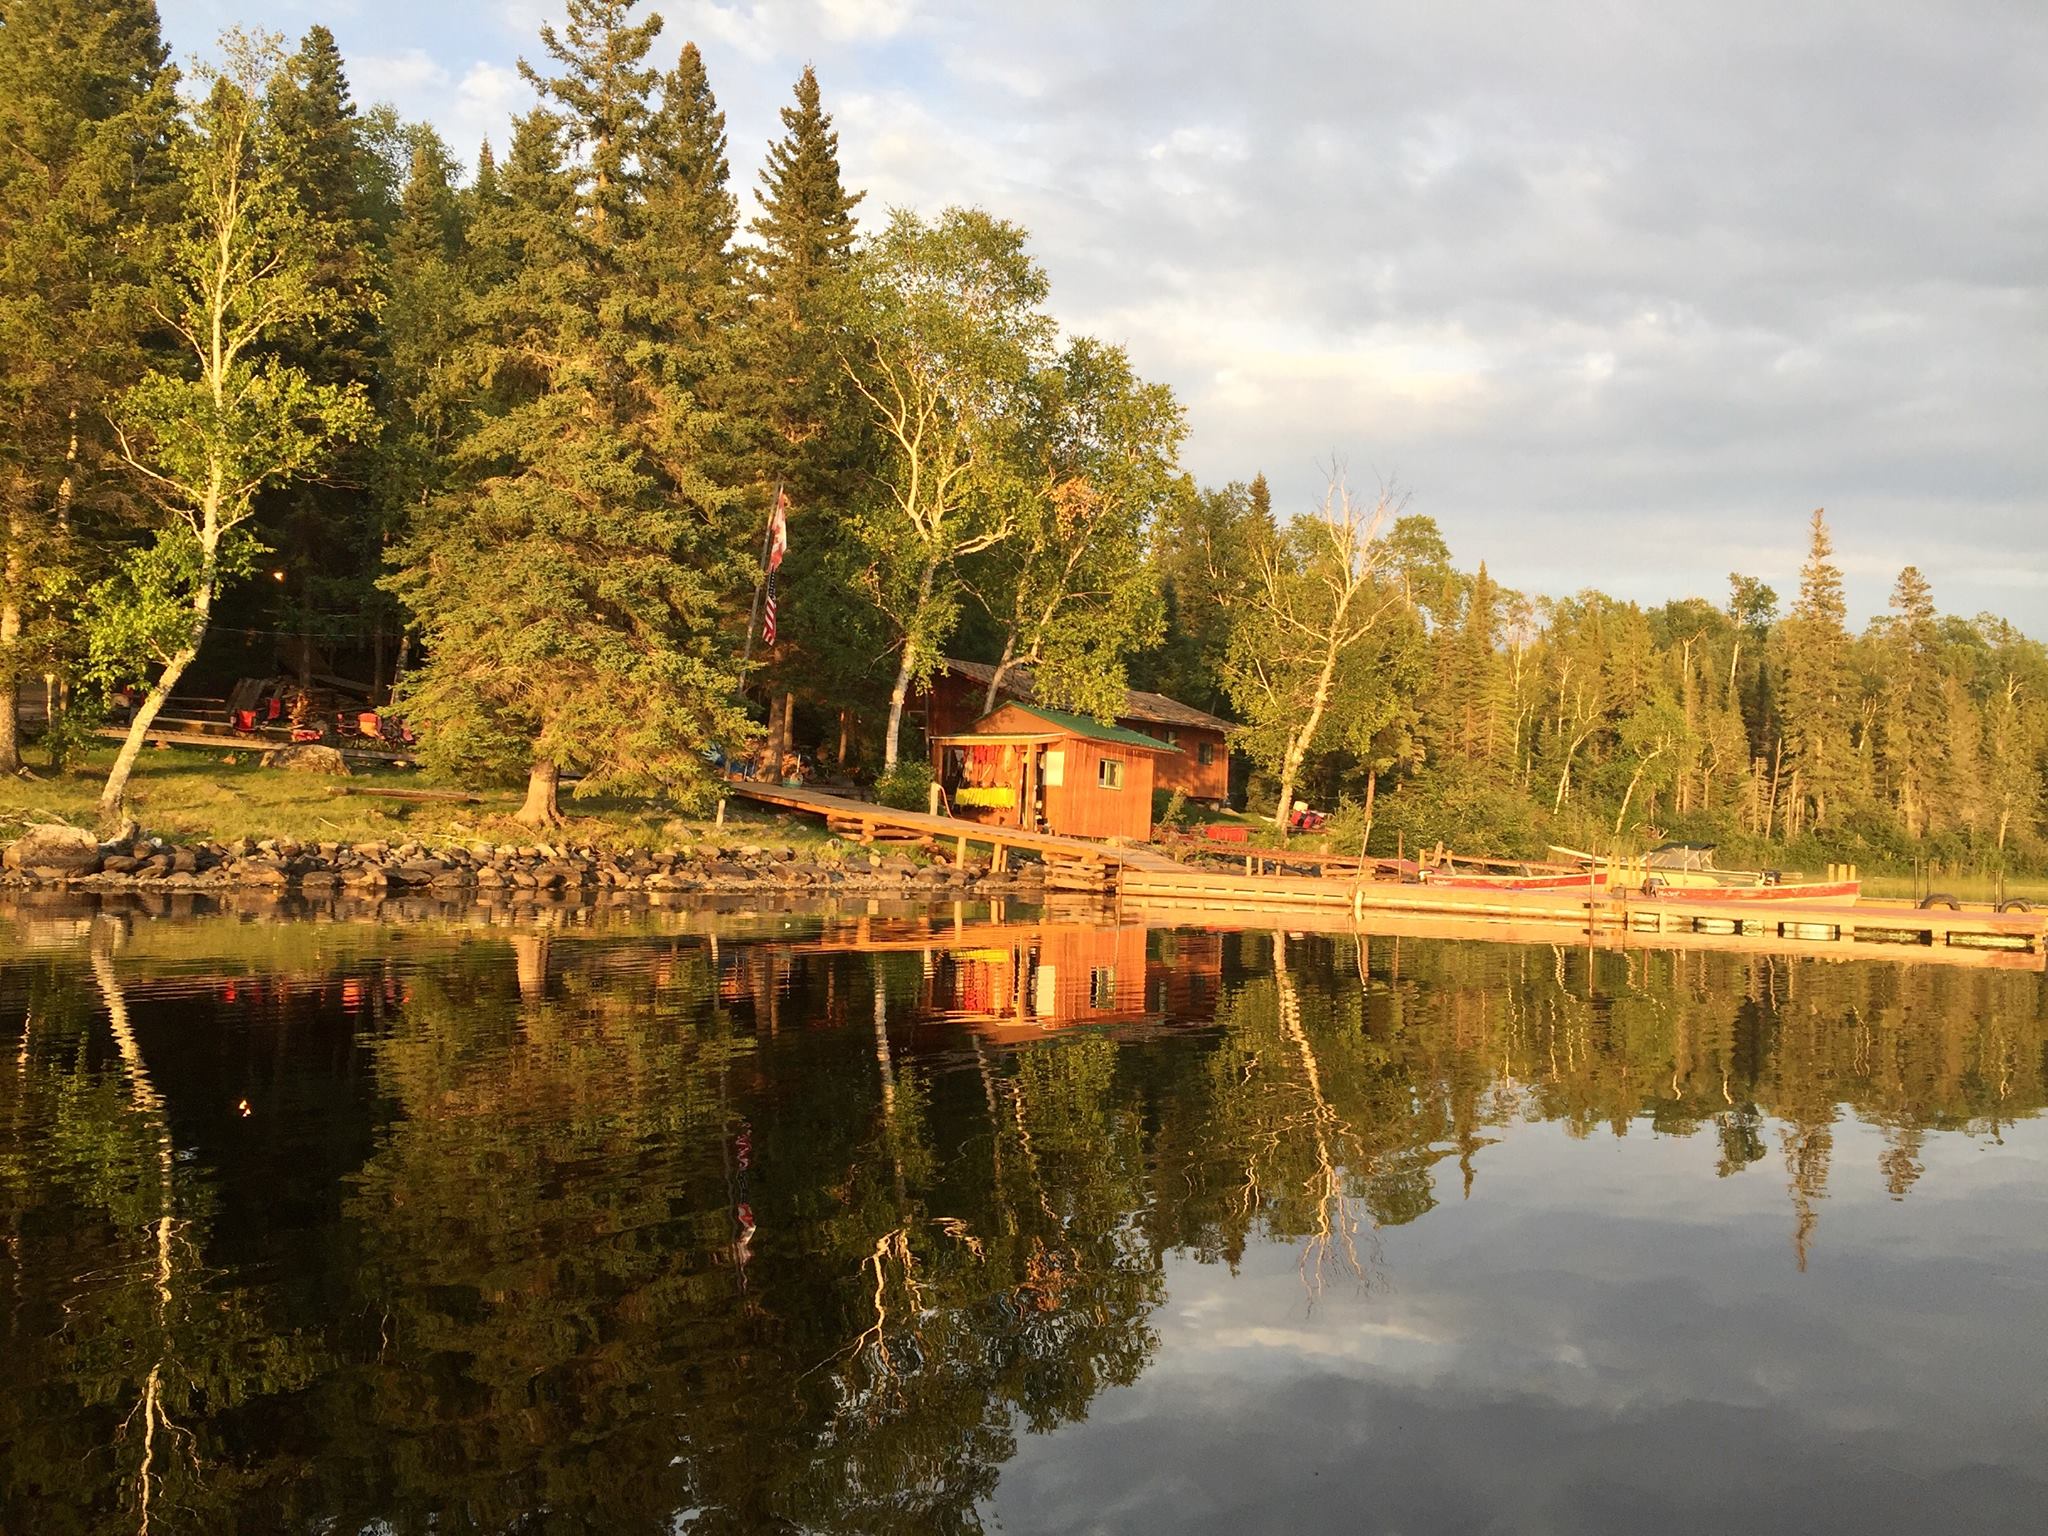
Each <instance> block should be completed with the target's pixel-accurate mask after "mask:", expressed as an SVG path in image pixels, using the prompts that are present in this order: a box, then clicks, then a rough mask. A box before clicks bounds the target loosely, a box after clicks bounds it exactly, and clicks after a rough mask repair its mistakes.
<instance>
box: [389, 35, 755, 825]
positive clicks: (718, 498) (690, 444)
mask: <svg viewBox="0 0 2048 1536" xmlns="http://www.w3.org/2000/svg"><path fill="white" fill-rule="evenodd" d="M630 10H631V6H630V5H629V4H624V3H600V0H571V4H570V6H569V8H568V16H569V19H568V25H567V27H566V29H565V31H564V32H563V33H562V34H561V35H559V36H558V35H557V34H556V33H555V32H554V31H553V29H551V28H549V29H544V30H543V33H542V39H543V42H544V43H545V44H546V46H547V48H548V50H549V52H550V54H551V55H552V56H553V57H554V59H555V61H556V63H557V65H558V66H559V68H560V73H558V74H556V75H552V76H542V75H540V74H539V73H538V71H535V70H533V69H532V68H531V67H530V66H527V65H525V64H524V63H523V62H522V68H523V69H525V70H526V71H527V74H528V78H529V79H531V80H532V81H533V82H534V83H535V84H536V86H537V87H538V88H539V90H540V91H541V94H542V95H543V97H544V98H545V99H547V100H549V101H551V102H553V103H554V104H555V109H554V110H548V109H542V110H539V111H536V112H534V113H531V114H529V115H528V116H527V117H525V118H523V119H522V120H521V121H520V122H519V123H518V124H517V126H516V129H515V133H514V137H513V141H512V148H511V152H510V154H509V156H508V157H507V160H506V163H505V165H504V166H503V167H502V168H501V169H500V170H499V173H498V175H497V178H496V182H497V189H496V200H495V201H494V202H493V203H491V204H489V205H487V206H484V207H481V208H480V209H479V211H478V214H477V220H476V224H475V232H474V238H473V243H474V245H475V247H476V250H475V254H474V257H473V260H472V263H471V267H472V271H473V272H474V274H475V278H474V281H475V282H476V283H477V284H478V292H477V293H476V295H475V297H474V298H473V299H472V300H471V302H470V304H469V305H468V316H469V321H470V325H471V327H472V331H473V339H472V341H471V342H470V344H469V349H468V350H469V355H470V359H471V363H470V366H471V369H472V371H473V376H474V379H475V383H476V389H477V394H478V395H479V397H480V398H481V399H482V402H483V404H482V406H481V409H480V412H479V415H478V418H477V420H476V422H475V425H474V426H473V427H472V429H471V430H470V431H469V432H468V433H467V435H466V436H465V438H464V440H463V442H462V444H461V446H460V450H459V453H460V458H461V461H462V470H463V480H464V483H463V484H460V485H458V486H457V487H456V488H455V489H453V490H451V491H450V492H449V493H447V494H445V495H442V496H440V497H438V498H436V499H435V500H434V501H433V503H432V505H431V506H430V507H429V508H428V509H427V511H426V512H425V513H424V514H423V515H422V517H421V518H420V519H419V521H418V523H417V525H416V527H415V529H414V531H413V532H412V534H411V536H410V537H409V538H408V539H407V541H406V543H405V545H404V546H403V548H402V549H401V551H400V553H399V569H398V571H397V573H396V574H395V575H394V577H393V578H392V579H391V582H390V585H391V587H392V589H393V590H394V591H396V592H398V593H399V594H400V595H401V596H402V597H404V598H405V600H406V601H407V602H408V604H409V605H410V607H411V609H412V611H413V613H414V615H415V616H416V622H417V623H418V625H419V627H420V631H421V633H422V635H423V637H424V640H425V649H426V653H427V657H426V663H425V666H424V667H423V668H422V669H421V670H420V671H419V672H418V673H416V674H414V675H413V676H411V677H410V678H409V679H408V683H407V687H406V689H405V691H404V694H403V696H402V699H401V704H402V706H403V707H405V708H406V709H407V710H408V711H409V712H410V713H411V715H412V717H413V718H414V719H415V720H416V721H417V722H418V723H419V724H420V725H421V726H422V727H424V731H423V734H424V736H425V743H426V747H427V750H428V752H429V754H430V755H431V756H432V757H434V758H435V759H436V760H438V761H440V762H442V763H443V764H446V765H449V766H451V767H454V768H457V769H460V770H463V771H468V772H479V771H490V772H502V771H508V770H511V769H514V768H524V769H525V771H526V774H527V800H526V804H525V806H524V807H523V808H522V809H521V811H520V816H521V819H523V820H526V821H528V822H531V823H536V824H546V823H549V822H552V821H555V820H558V819H559V816H560V811H559V808H558V805H557V800H556V788H557V784H558V782H559V779H560V775H561V773H562V771H563V770H564V769H569V770H581V771H582V773H583V775H584V779H583V783H584V785H585V786H586V787H587V788H590V789H596V788H601V787H604V786H608V785H619V786H630V787H636V788H662V789H667V790H671V791H676V790H687V789H688V788H689V787H690V786H692V785H693V784H696V783H700V782H701V781H702V776H703V764H702V761H701V759H700V758H699V756H698V748H699V747H700V746H701V745H702V744H703V743H704V742H706V741H719V740H723V741H726V742H728V743H731V742H735V741H736V739H737V737H738V736H739V734H740V733H742V732H743V731H744V729H745V723H744V720H743V719H742V718H741V717H740V716H738V714H737V713H736V711H735V710H734V708H733V706H732V704H731V702H730V701H731V699H732V698H733V696H734V693H735V689H736V686H737V681H738V680H737V676H736V667H735V661H734V659H733V658H732V655H731V650H730V636H729V635H728V634H727V633H725V632H724V631H723V630H722V628H721V620H722V619H723V617H724V615H725V614H726V612H727V611H728V610H729V608H730V605H731V601H732V598H733V594H734V589H735V586H736V581H737V579H738V578H739V576H740V574H741V573H740V570H739V569H738V562H736V561H735V559H734V558H733V552H732V550H731V548H730V541H729V538H728V529H727V522H728V519H727V518H726V516H725V509H726V506H727V504H728V501H729V497H728V496H727V495H726V493H724V492H723V491H721V490H720V489H719V488H718V487H717V486H716V485H715V484H714V483H713V482H712V480H711V479H710V477H709V476H708V475H707V474H706V473H705V470H704V466H703V464H702V463H701V462H700V461H699V460H698V458H697V457H695V454H696V451H697V447H698V445H701V444H702V442H703V441H704V440H705V438H706V434H707V432H708V424H707V422H706V421H705V420H704V413H703V410H702V407H701V406H700V405H699V403H698V402H697V400H696V399H695V397H694V395H693V394H692V391H691V389H690V387H689V382H690V381H689V380H688V379H687V378H686V377H684V376H683V373H684V370H681V369H680V368H679V366H678V363H677V350H676V348H675V346H674V338H673V334H672V332H671V330H670V327H669V324H668V322H667V321H666V319H665V318H664V317H662V316H660V315H658V314H657V313H656V311H657V310H659V309H660V308H661V307H662V303H663V294H664V288H663V281H664V279H663V274H664V272H665V271H666V270H667V268H666V266H665V265H664V264H662V263H658V262H657V260H656V252H655V249H654V245H653V243H652V239H651V232H652V231H653V230H654V229H655V228H656V226H657V224H658V220H657V218H656V215H655V214H654V212H652V211H651V209H650V198H652V199H653V200H654V202H655V203H656V204H659V203H660V202H661V201H662V200H663V199H670V198H673V197H674V195H675V194H677V193H678V192H679V191H680V187H679V185H678V178H677V175H676V172H675V166H676V164H677V163H678V161H679V160H680V155H679V154H678V150H679V148H680V147H681V141H680V140H678V139H676V138H674V137H671V138H670V139H669V140H668V141H667V142H666V143H665V144H664V145H663V146H662V148H661V149H660V150H658V151H656V152H653V153H650V145H651V144H653V142H654V140H653V132H652V123H653V122H654V114H653V113H652V111H651V109H650V104H649V102H648V100H647V91H648V89H649V87H650V86H651V84H652V83H653V81H654V79H655V72H654V71H652V70H650V69H648V68H647V67H646V66H645V64H644V62H643V61H644V60H645V57H646V55H647V52H648V49H649V47H650V46H651V45H652V42H653V40H654V36H655V34H656V31H657V30H658V27H659V20H658V18H650V19H649V20H648V21H646V22H643V23H640V24H637V25H635V24H632V23H631V22H630V20H629V13H630ZM673 105H675V106H676V107H677V108H678V110H679V111H680V110H681V109H682V108H684V107H685V106H686V105H687V104H686V103H681V102H678V103H675V104H673ZM686 115H687V114H686ZM699 120H700V121H701V120H702V119H701V115H700V118H699ZM572 148H574V149H575V150H577V154H576V156H575V158H574V160H573V162H572V160H571V156H570V153H569V151H570V150H571V149H572ZM665 157H666V158H665ZM664 178H667V179H666V180H665V179H664ZM709 179H710V181H711V183H712V184H714V185H715V181H716V177H715V174H714V175H712V176H711V177H710V178H709ZM703 184H704V183H703V182H702V181H700V182H699V186H700V188H701V186H702V185H703ZM700 206H701V203H700ZM672 233H673V231H672ZM696 235H697V237H698V239H699V240H700V241H701V242H703V243H704V245H706V246H707V247H715V245H716V242H717V234H716V231H715V229H714V230H712V231H708V232H707V231H704V230H699V231H696ZM664 260H665V259H664Z"/></svg>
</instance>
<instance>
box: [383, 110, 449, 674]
mask: <svg viewBox="0 0 2048 1536" xmlns="http://www.w3.org/2000/svg"><path fill="white" fill-rule="evenodd" d="M412 137H413V145H412V157H411V167H410V170H409V172H408V174H407V176H406V180H405V185H404V188H403V189H402V191H401V193H400V196H399V214H398V219H397V222H396V224H395V225H394V227H393V229H392V232H391V238H390V244H389V250H388V252H387V255H386V262H385V274H384V283H385V293H386V298H385V304H384V312H383V322H384V323H383V327H382V332H381V340H382V349H381V356H380V357H379V359H378V364H377V385H378V393H377V406H378V415H379V419H380V420H381V421H382V423H383V432H382V435H381V437H380V438H379V441H378V444H377V451H376V456H375V460H374V472H373V491H374V494H375V500H376V510H377V516H378V529H377V544H378V547H379V563H380V564H381V563H382V552H383V550H384V549H386V548H388V547H389V546H390V544H391V543H392V541H393V540H394V539H395V538H397V537H400V536H402V535H403V533H404V532H405V530H406V529H407V528H408V527H409V526H410V525H411V523H412V521H413V519H414V518H415V517H417V516H418V515H419V514H420V513H421V511H422V510H423V509H424V508H425V507H426V506H427V504H428V503H429V502H430V501H431V500H432V499H433V497H435V496H436V495H438V494H441V493H443V492H445V491H447V490H448V489H450V488H451V486H452V484H453V481H454V475H455V469H456V465H455V457H454V448H455V445H456V443H457V442H458V441H459V440H460V438H461V436H462V434H463V433H464V432H465V431H466V430H467V429H468V427H469V425H470V420H469V399H468V391H467V390H466V389H465V386H464V381H463V377H462V371H461V367H460V361H461V355H462V348H463V346H464V342H465V334H466V333H465V329H464V313H465V309H466V307H467V304H468V302H469V298H470V284H469V277H470V272H469V268H468V265H467V262H466V259H465V257H466V244H467V228H466V226H467V222H468V217H467V215H468V208H467V203H466V200H465V199H464V198H463V197H462V196H461V194H459V193H458V192H457V191H456V189H455V184H454V182H455V162H454V158H453V156H452V155H451V154H450V153H449V152H448V149H447V146H446V145H444V144H443V143H442V142H441V139H440V137H439V136H438V135H437V134H435V133H434V132H433V130H432V129H429V128H420V129H416V130H415V131H414V133H413V136H412ZM376 596H377V604H378V607H377V608H376V610H375V611H374V613H373V615H372V620H371V656H370V678H371V683H372V686H373V689H374V690H375V691H376V692H377V693H378V694H381V693H382V691H383V689H384V687H385V681H386V679H387V678H389V677H391V676H392V675H394V674H395V673H396V672H397V671H398V670H400V669H402V667H403V665H404V657H403V653H404V650H405V648H406V645H405V640H404V638H403V636H402V635H401V634H399V633H397V632H395V631H396V625H395V624H393V623H392V622H391V620H392V619H393V618H395V617H396V616H395V615H389V614H388V613H387V607H388V605H389V604H390V602H391V600H390V598H389V597H388V595H386V594H385V593H383V592H381V591H380V592H378V593H377V595H376ZM387 642H395V643H394V644H390V645H389V646H387Z"/></svg>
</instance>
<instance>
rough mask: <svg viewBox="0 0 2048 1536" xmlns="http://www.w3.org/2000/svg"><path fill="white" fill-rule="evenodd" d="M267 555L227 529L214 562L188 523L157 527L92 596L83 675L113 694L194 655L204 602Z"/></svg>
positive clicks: (248, 537) (241, 532) (85, 614)
mask: <svg viewBox="0 0 2048 1536" xmlns="http://www.w3.org/2000/svg"><path fill="white" fill-rule="evenodd" d="M261 553H263V547H262V546H261V545H260V544H258V543H257V542H256V540H255V537H254V536H253V535H252V534H251V533H250V532H249V531H248V530H247V529H246V528H233V529H229V530H228V531H227V532H226V533H225V534H224V535H223V536H222V538H221V540H220V543H219V544H218V545H217V546H216V548H215V550H214V552H213V554H212V556H211V558H209V557H208V555H207V552H206V550H205V548H204V547H203V546H202V545H201V543H200V540H199V536H198V534H196V533H195V532H194V531H193V530H192V529H191V527H189V526H188V525H187V524H185V523H182V522H180V523H173V524H172V525H171V526H169V527H167V528H160V529H158V530H157V532H156V534H155V535H154V536H153V537H152V538H151V539H150V541H149V542H148V543H147V544H143V545H139V546H137V547H136V548H134V549H131V550H129V551H128V552H127V553H126V554H125V555H124V556H123V557H122V559H121V563H120V565H119V566H118V567H117V568H116V569H115V571H114V573H113V574H112V575H111V576H109V577H107V578H106V580H104V581H102V582H100V583H99V584H98V585H96V586H95V587H94V588H93V589H92V590H91V591H90V592H88V593H87V594H86V598H85V604H84V607H83V609H82V610H81V613H80V624H81V628H82V629H83V631H84V634H85V637H86V646H87V653H86V654H87V660H86V666H85V669H84V672H85V676H86V677H88V678H89V679H91V680H92V681H93V682H95V683H97V684H98V685H99V686H100V687H101V688H102V689H103V690H105V691H107V692H112V691H113V690H114V689H116V688H121V687H126V686H130V685H133V684H135V683H137V682H140V681H141V680H143V679H145V678H146V677H148V675H149V669H150V668H152V667H159V668H160V667H166V666H169V665H170V664H171V662H172V661H173V660H174V659H175V658H176V657H178V656H179V655H181V654H185V653H189V652H191V651H193V650H196V649H197V648H198V645H199V640H200V637H201V636H202V635H203V634H204V633H205V629H206V616H205V606H204V599H206V598H207V596H208V594H209V593H210V592H211V590H212V589H213V588H214V587H217V586H218V585H219V584H220V583H222V582H226V581H233V580H236V579H237V578H240V577H244V576H247V575H248V574H249V572H250V571H251V570H253V569H254V568H255V561H256V557H257V556H258V555H259V554H261Z"/></svg>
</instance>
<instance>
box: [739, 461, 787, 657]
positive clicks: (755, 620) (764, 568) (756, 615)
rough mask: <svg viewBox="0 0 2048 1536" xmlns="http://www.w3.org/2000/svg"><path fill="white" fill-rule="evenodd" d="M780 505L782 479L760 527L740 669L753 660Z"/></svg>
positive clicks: (776, 483)
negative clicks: (757, 566)
mask: <svg viewBox="0 0 2048 1536" xmlns="http://www.w3.org/2000/svg"><path fill="white" fill-rule="evenodd" d="M781 505H782V481H781V480H780V479H778V480H776V482H775V495H774V497H773V498H772V499H771V500H770V501H769V503H768V521H767V522H766V523H764V524H763V525H762V527H761V568H760V570H759V571H758V572H756V573H755V576H754V609H753V612H751V613H749V614H748V615H747V643H746V646H745V647H744V648H743V649H742V650H741V652H740V670H741V671H743V672H744V671H745V670H746V669H747V667H748V666H749V665H750V664H751V663H752V662H753V660H754V627H755V626H756V625H757V624H759V623H760V622H761V588H762V586H763V585H764V584H765V583H766V582H767V580H768V546H769V544H770V543H771V542H772V541H773V540H774V538H775V511H776V509H777V508H778V507H780V506H781Z"/></svg>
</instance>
